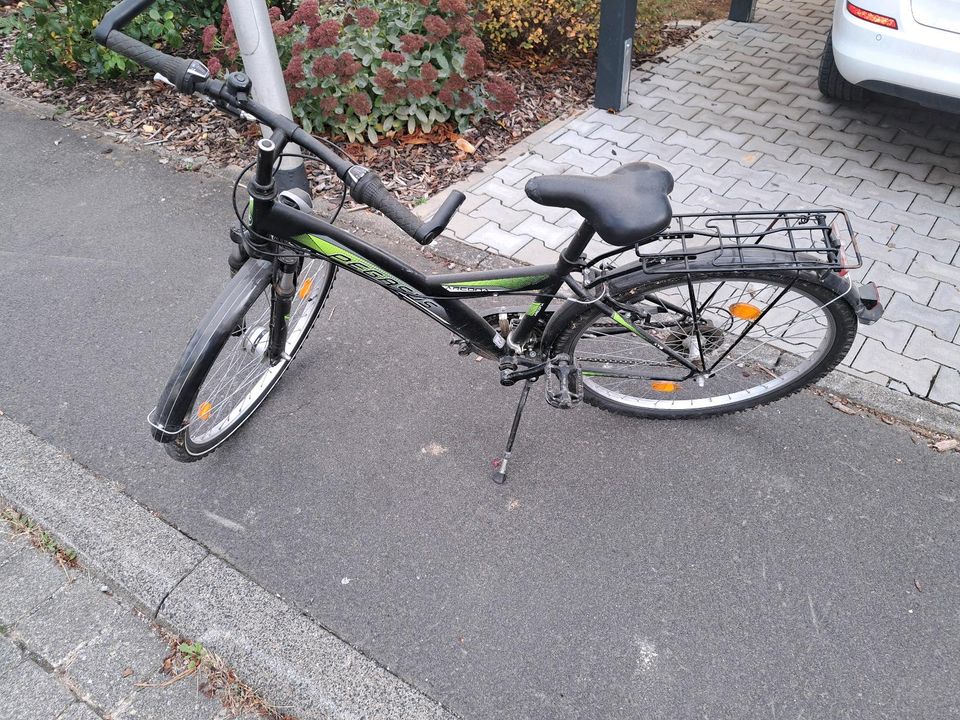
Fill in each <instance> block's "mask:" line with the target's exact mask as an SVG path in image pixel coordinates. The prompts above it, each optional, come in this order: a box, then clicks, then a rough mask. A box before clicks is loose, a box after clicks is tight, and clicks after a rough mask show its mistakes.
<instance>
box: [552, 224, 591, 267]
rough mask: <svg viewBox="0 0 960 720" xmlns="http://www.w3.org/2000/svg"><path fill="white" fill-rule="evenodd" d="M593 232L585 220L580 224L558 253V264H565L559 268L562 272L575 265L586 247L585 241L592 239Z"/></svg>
mask: <svg viewBox="0 0 960 720" xmlns="http://www.w3.org/2000/svg"><path fill="white" fill-rule="evenodd" d="M594 232H595V231H594V229H593V226H592V225H591V224H590V223H588V222H587V221H586V220H584V221H583V222H582V223H581V224H580V227H579V228H577V232H576V234H575V235H574V236H573V239H572V240H570V244H569V245H567V247H566V248H564V250H563V252H562V253H560V263H558V265H565V266H566V267H561V268H560V269H561V271H562V272H567V271H568V270H571V269H572V268H574V267H576V265H577V263H578V260H579V259H580V256H581V255H582V254H583V251H584V250H586V248H587V243H589V242H590V240H592V239H593V235H594Z"/></svg>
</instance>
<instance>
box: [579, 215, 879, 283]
mask: <svg viewBox="0 0 960 720" xmlns="http://www.w3.org/2000/svg"><path fill="white" fill-rule="evenodd" d="M636 261H639V263H640V268H641V270H642V271H643V272H645V273H647V274H649V275H659V274H667V273H677V272H684V271H686V272H703V271H704V270H711V271H721V272H723V271H728V272H731V273H732V272H742V271H744V270H780V271H783V270H833V271H837V272H842V271H846V270H851V269H854V268H858V267H860V266H861V265H862V264H863V258H862V257H861V255H860V250H859V248H858V247H857V242H856V236H855V234H854V232H853V227H852V226H851V225H850V219H849V218H848V217H847V214H846V212H844V211H843V210H820V209H809V210H775V211H746V212H735V213H701V214H687V215H674V216H673V219H672V220H671V221H670V226H669V227H668V228H667V229H666V230H664V231H663V232H661V233H658V234H657V235H654V236H653V237H650V238H647V239H645V240H643V241H642V242H639V243H637V244H636V245H634V246H633V247H632V248H628V249H623V248H617V249H616V250H612V251H610V252H608V253H604V254H602V255H598V256H597V257H595V258H593V259H592V260H591V261H590V262H589V263H588V264H587V267H596V266H599V269H600V270H602V272H601V273H600V274H599V275H598V276H595V277H596V279H595V280H594V281H593V282H591V283H590V284H591V285H592V284H594V283H595V282H600V281H602V280H609V279H611V278H613V277H616V276H619V275H620V274H622V273H621V272H618V270H620V269H621V267H622V266H623V265H625V264H626V263H630V264H631V265H633V263H634V262H636ZM634 271H636V266H635V265H634V266H633V267H631V268H630V272H634Z"/></svg>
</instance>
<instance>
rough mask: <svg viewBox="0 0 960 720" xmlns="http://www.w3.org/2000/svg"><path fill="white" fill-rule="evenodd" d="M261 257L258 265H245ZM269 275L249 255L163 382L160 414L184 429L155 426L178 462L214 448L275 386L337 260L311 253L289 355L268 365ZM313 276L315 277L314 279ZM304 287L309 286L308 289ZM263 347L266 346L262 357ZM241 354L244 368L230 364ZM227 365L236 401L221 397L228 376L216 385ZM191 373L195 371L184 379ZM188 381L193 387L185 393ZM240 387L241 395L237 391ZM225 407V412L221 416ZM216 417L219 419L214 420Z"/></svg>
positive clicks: (308, 324) (314, 313)
mask: <svg viewBox="0 0 960 720" xmlns="http://www.w3.org/2000/svg"><path fill="white" fill-rule="evenodd" d="M257 262H259V264H260V267H259V268H257V269H256V270H251V271H249V272H245V271H247V270H248V269H249V268H250V266H251V264H252V263H257ZM264 276H265V273H264V270H263V262H262V261H252V260H248V261H247V263H246V264H245V265H244V267H243V268H242V269H241V271H240V272H239V273H237V274H236V275H235V276H234V277H233V278H232V279H231V281H230V283H229V284H228V286H227V288H225V290H224V292H223V293H222V294H221V296H220V298H219V299H218V301H217V303H216V304H215V305H214V307H213V308H211V310H210V312H209V313H208V314H207V317H206V318H205V320H204V322H203V323H201V326H200V327H199V328H198V329H197V331H196V333H195V334H194V337H193V338H192V339H191V341H190V342H189V343H188V345H187V349H186V350H185V351H184V353H183V355H182V356H181V358H180V360H179V362H178V363H177V366H176V368H175V369H174V372H173V374H172V376H171V378H170V381H169V382H168V384H167V387H166V389H165V390H164V394H163V396H162V398H161V402H160V403H159V404H158V409H160V408H164V410H163V411H162V414H161V417H162V418H163V421H164V424H165V425H166V426H173V427H175V428H177V430H176V431H175V432H174V433H172V434H170V433H166V432H157V431H156V430H155V433H154V434H155V436H157V437H158V439H161V438H162V442H164V443H165V447H166V450H167V453H168V454H169V455H170V456H171V457H172V458H173V459H175V460H177V461H179V462H195V461H197V460H200V459H202V458H203V457H206V456H207V455H209V454H210V453H212V452H213V451H214V450H215V449H216V448H217V447H219V446H220V445H221V444H222V443H223V442H224V441H226V440H227V439H228V438H229V437H230V436H231V435H232V434H233V433H235V432H236V431H237V430H238V429H239V428H240V427H241V426H242V425H243V424H244V423H245V422H246V421H247V420H248V419H249V418H250V417H251V416H252V415H253V413H254V412H255V411H256V410H257V408H259V407H260V405H261V403H262V402H263V401H264V400H265V399H266V397H267V396H268V395H269V394H270V393H271V392H272V391H273V389H274V388H275V387H276V386H277V383H278V382H279V381H280V378H281V377H282V376H283V374H284V372H285V371H286V369H287V368H288V367H289V366H290V363H291V362H292V361H293V359H294V357H296V355H297V352H299V350H300V348H301V347H302V345H303V343H304V341H305V340H306V338H307V336H308V335H309V333H310V330H311V328H312V327H313V325H314V323H315V322H316V319H317V316H318V315H319V314H320V311H321V309H322V308H323V305H324V303H325V302H326V298H327V297H328V296H329V293H330V288H331V286H332V285H333V280H334V277H335V276H336V266H334V265H333V264H331V263H329V262H327V261H325V260H320V259H318V258H305V260H304V265H303V269H302V270H301V273H300V276H299V278H298V291H297V295H296V296H295V300H294V306H293V307H292V308H291V313H290V320H289V332H288V335H287V343H286V346H285V357H284V358H282V359H281V360H280V361H278V362H277V363H276V364H275V365H269V363H268V362H267V361H266V360H265V359H264V357H263V356H262V350H263V347H264V346H265V336H264V334H263V331H264V328H265V327H266V328H267V332H268V327H269V306H270V302H269V294H270V292H271V283H270V277H269V273H267V274H266V277H264ZM308 278H310V279H311V282H310V283H309V286H307V280H308ZM305 287H306V288H307V289H306V292H304V293H303V294H302V295H301V292H302V291H303V288H305ZM231 298H239V299H237V300H231ZM298 301H299V304H298ZM230 302H235V303H237V305H238V308H234V309H233V310H232V311H231V310H228V308H227V307H226V306H227V305H228V304H229V303H230ZM258 338H259V339H258ZM258 353H261V356H260V357H259V358H258V357H257V354H258ZM237 357H239V358H240V359H241V362H243V363H245V364H244V365H241V366H240V367H239V368H237V367H235V366H234V367H232V366H230V365H226V366H224V365H223V363H224V362H226V363H231V362H233V363H235V362H236V360H235V358H237ZM221 367H223V368H225V370H224V378H225V379H226V376H227V374H228V373H233V376H234V379H233V380H230V381H228V382H232V383H233V384H234V385H237V389H235V390H233V391H232V392H230V393H229V394H227V395H226V400H231V401H232V402H231V403H230V404H229V405H227V404H226V403H225V402H221V403H217V402H216V395H217V392H219V391H225V390H229V384H228V385H227V387H226V388H223V387H221V386H220V385H218V386H216V388H211V385H210V383H211V379H214V380H216V378H217V371H218V368H221ZM231 368H232V369H231ZM241 371H243V372H245V373H247V375H245V376H243V377H242V379H240V380H236V378H238V377H241V376H240V372H241ZM251 373H253V374H251ZM256 373H259V375H258V374H256ZM188 376H189V378H190V379H189V381H186V382H185V380H184V378H186V377H188ZM245 385H249V386H250V387H249V389H244V386H245ZM185 386H186V387H188V388H189V389H188V390H187V391H186V396H184V392H183V388H184V387H185ZM237 394H239V397H238V398H236V399H233V397H234V395H237ZM218 414H219V415H221V416H222V415H223V414H225V415H226V416H225V417H223V418H222V419H217V415H218ZM213 420H217V422H216V423H215V424H214V425H213V427H208V424H209V423H210V422H211V421H213ZM201 431H202V432H201Z"/></svg>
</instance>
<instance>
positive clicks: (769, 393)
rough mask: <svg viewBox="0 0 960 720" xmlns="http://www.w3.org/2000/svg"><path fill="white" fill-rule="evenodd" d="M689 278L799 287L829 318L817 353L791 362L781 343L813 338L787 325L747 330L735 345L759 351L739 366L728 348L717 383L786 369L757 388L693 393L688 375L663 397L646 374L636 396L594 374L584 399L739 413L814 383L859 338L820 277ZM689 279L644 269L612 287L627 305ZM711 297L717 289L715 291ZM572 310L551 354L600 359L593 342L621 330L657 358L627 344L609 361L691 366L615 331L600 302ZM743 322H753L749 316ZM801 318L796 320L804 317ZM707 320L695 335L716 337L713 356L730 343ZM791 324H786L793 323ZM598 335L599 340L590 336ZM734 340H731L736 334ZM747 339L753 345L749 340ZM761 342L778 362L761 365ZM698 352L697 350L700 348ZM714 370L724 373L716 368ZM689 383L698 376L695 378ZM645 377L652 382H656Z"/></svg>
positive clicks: (638, 411) (662, 367)
mask: <svg viewBox="0 0 960 720" xmlns="http://www.w3.org/2000/svg"><path fill="white" fill-rule="evenodd" d="M631 277H635V276H631ZM689 278H690V282H691V284H693V285H695V286H701V285H703V284H705V283H718V284H719V285H720V287H723V286H724V285H731V284H732V283H746V284H747V286H749V285H750V284H751V283H753V284H759V285H763V286H767V287H776V288H778V291H779V290H782V289H783V288H786V287H788V286H789V287H790V288H791V290H790V292H795V293H796V294H797V295H798V296H799V297H801V298H805V299H806V300H807V301H808V302H809V304H810V305H811V307H818V308H819V309H820V310H822V311H823V317H824V318H825V320H826V327H825V332H824V335H825V339H824V340H821V341H820V344H819V345H818V346H817V347H816V349H815V354H814V355H812V359H810V358H807V359H806V360H803V361H801V362H799V363H798V364H796V365H794V366H793V367H790V365H791V363H793V362H794V361H795V358H794V356H793V353H788V352H787V351H785V350H782V349H781V348H782V346H784V345H791V344H799V345H803V344H806V343H807V342H808V341H809V342H812V340H810V339H809V338H806V337H804V338H803V339H802V340H800V341H798V340H797V339H796V338H795V337H789V338H787V337H786V336H785V333H786V329H785V330H784V337H783V338H776V337H772V338H771V340H770V341H766V342H764V341H759V340H757V336H754V337H752V338H750V339H749V340H747V338H748V337H749V333H747V335H746V336H745V338H744V340H743V341H741V342H740V344H739V345H738V346H736V347H740V348H741V352H743V351H746V352H745V356H749V354H750V353H754V357H752V358H750V357H748V359H747V361H745V362H744V363H741V365H737V360H738V359H739V358H738V357H737V356H735V355H734V351H735V349H736V348H734V350H731V351H730V355H734V357H733V358H732V359H731V361H730V362H731V365H730V366H733V367H735V370H733V371H731V372H729V373H727V375H725V376H724V378H723V379H722V380H721V381H719V382H720V385H717V384H715V385H714V386H713V387H715V388H716V387H722V383H723V382H726V383H728V384H729V383H731V381H732V382H737V379H736V376H735V375H734V373H736V372H739V373H740V374H741V375H742V376H743V378H744V380H742V381H740V382H743V383H744V384H746V383H747V378H749V377H751V375H752V373H756V374H757V375H758V379H762V377H761V376H762V375H764V374H774V373H776V372H781V366H782V373H783V374H782V375H778V376H777V377H776V378H767V379H766V381H765V382H759V383H758V384H757V385H756V386H755V387H747V388H741V389H739V390H736V391H731V392H723V393H721V394H719V395H717V396H715V397H712V396H710V395H708V394H706V393H705V397H703V398H693V399H691V398H692V396H694V395H696V394H697V393H696V392H694V391H695V390H699V386H698V387H696V388H695V387H693V385H696V383H695V382H694V381H693V380H687V381H685V382H678V383H675V384H676V385H677V386H678V389H677V390H670V391H669V399H664V397H663V396H662V395H661V393H660V392H659V391H658V390H656V389H653V388H652V387H651V388H650V389H647V388H644V387H642V383H643V382H647V381H646V380H644V381H641V380H636V381H635V382H636V387H637V390H636V391H635V392H636V395H638V396H639V395H640V394H641V392H645V393H647V394H648V395H649V396H650V397H635V396H631V395H628V394H627V393H626V392H621V391H620V390H613V389H611V388H610V387H606V386H605V385H604V383H603V380H604V378H603V376H602V375H594V376H585V377H584V400H585V401H586V402H587V403H589V404H591V405H594V406H596V407H599V408H601V409H603V410H607V411H611V412H616V413H620V414H624V415H631V416H634V417H644V418H657V419H670V418H697V417H709V416H713V415H723V414H728V413H735V412H740V411H742V410H746V409H748V408H751V407H757V406H760V405H766V404H768V403H771V402H774V401H776V400H779V399H781V398H784V397H786V396H788V395H791V394H793V393H795V392H797V391H798V390H800V389H802V388H804V387H807V386H809V385H811V384H813V383H814V382H816V381H817V380H819V379H820V378H821V377H823V376H824V375H826V374H827V373H828V372H830V371H831V370H832V369H833V368H834V367H836V366H837V364H838V363H839V362H840V361H841V360H842V359H843V358H844V357H845V356H846V354H847V352H849V350H850V347H851V346H852V344H853V341H854V338H855V337H856V333H857V325H858V321H857V316H856V314H855V313H854V311H853V309H852V308H851V307H850V305H849V303H847V302H846V301H845V300H844V299H843V298H842V297H841V296H839V295H837V294H836V293H835V292H834V291H833V290H830V289H829V288H827V287H825V286H824V285H823V284H821V283H819V282H816V281H815V280H812V279H810V278H802V277H801V278H798V277H797V276H796V275H795V274H794V275H791V274H779V273H756V272H755V273H749V272H742V273H729V272H710V271H703V272H698V273H694V274H691V275H690V276H689ZM686 284H687V276H686V275H664V276H660V277H657V276H646V275H644V276H642V277H640V278H637V280H636V281H634V282H631V279H629V278H628V279H625V280H624V281H621V282H620V283H618V284H617V285H616V287H614V288H612V289H611V294H612V296H613V298H614V299H615V300H617V301H618V302H621V303H625V304H628V305H629V303H630V302H631V301H636V300H637V298H640V299H641V300H639V301H637V302H638V304H639V303H641V302H644V301H643V300H642V298H643V297H644V296H654V297H657V298H658V299H659V300H664V299H668V298H666V297H664V296H663V293H664V292H665V290H667V289H670V288H678V287H686ZM695 289H696V288H695ZM731 289H733V290H735V289H736V288H735V286H732V288H731ZM718 292H719V291H718ZM694 297H695V298H697V303H698V305H699V300H700V298H702V297H703V296H702V295H700V294H698V293H695V294H694ZM710 297H713V296H712V295H711V296H710ZM756 297H757V295H754V296H751V299H753V300H756ZM761 297H762V296H761ZM782 297H783V296H782ZM756 302H757V303H760V302H762V301H759V300H758V301H756ZM718 303H719V301H718ZM734 304H736V303H734ZM691 305H692V304H691ZM730 307H733V305H730ZM771 307H772V306H771ZM702 310H706V312H701V319H703V318H704V317H706V318H707V319H708V322H712V319H711V318H712V316H713V315H716V316H717V317H723V315H724V312H727V313H729V312H730V310H729V309H725V310H720V309H717V310H714V308H713V307H712V306H710V307H707V306H706V303H704V307H703V308H701V311H702ZM794 311H795V312H797V314H798V317H800V316H801V313H802V311H801V310H795V309H794V308H790V307H787V312H788V313H789V312H794ZM569 312H570V314H571V315H572V317H571V319H570V320H569V322H568V323H566V324H565V325H564V326H563V328H562V329H561V330H559V331H558V333H557V336H556V337H557V339H556V341H555V342H554V344H553V353H554V354H555V355H556V354H560V353H566V354H567V355H569V356H570V357H572V358H575V359H577V361H578V362H580V363H582V362H584V361H585V360H584V359H585V358H586V359H587V361H590V359H594V360H595V359H597V355H598V353H597V352H596V351H595V348H596V347H598V346H601V347H602V343H604V342H606V343H607V345H610V344H611V343H610V342H609V339H610V338H613V337H616V336H615V335H614V333H620V334H624V335H625V336H626V339H627V340H630V341H634V340H635V341H636V342H637V343H639V345H637V348H639V351H642V353H645V355H646V356H653V357H655V359H654V360H646V359H645V357H637V358H636V359H635V361H634V359H632V358H628V359H625V358H624V353H625V352H628V351H627V350H625V349H624V348H621V347H619V346H618V347H616V348H615V350H614V351H609V352H607V357H606V361H607V363H608V366H609V365H610V364H624V363H626V364H633V365H634V366H649V367H655V368H657V369H656V371H655V372H657V373H663V374H667V370H670V369H671V366H672V370H673V372H674V373H675V374H676V375H677V378H678V379H679V377H680V375H682V374H683V373H685V372H686V369H685V368H683V366H681V365H680V364H679V363H677V362H676V361H670V360H669V358H667V356H666V355H665V354H664V353H662V352H661V351H660V350H656V348H654V347H653V346H652V345H651V344H649V343H648V342H647V341H645V340H643V339H642V338H640V337H638V336H637V335H635V334H632V333H630V332H629V331H623V330H622V329H621V330H617V329H616V328H615V327H614V324H613V321H611V320H610V318H609V317H608V316H606V315H605V314H604V313H603V312H602V311H600V310H598V309H597V308H595V307H593V306H589V305H586V306H578V307H571V308H570V311H569ZM777 312H778V313H780V315H774V314H773V312H772V311H771V313H769V314H767V315H766V316H765V317H781V316H782V315H783V308H782V307H781V308H780V309H779V310H778V311H777ZM731 317H732V318H733V324H734V325H735V324H736V323H737V322H738V320H737V319H736V318H734V317H733V316H732V314H731ZM741 322H746V323H748V322H749V321H741ZM800 322H802V323H807V322H809V320H808V319H802V320H801V321H800ZM598 323H599V324H598ZM604 323H605V324H606V329H604V328H603V325H604ZM797 324H798V325H799V323H797ZM594 325H596V328H597V329H595V330H594V331H593V332H594V334H593V335H590V334H589V329H590V327H592V326H594ZM703 327H704V330H703V331H702V332H701V333H699V334H697V335H696V337H697V338H698V341H697V342H698V345H699V344H702V345H704V346H709V345H710V344H711V343H714V344H716V347H715V348H713V349H712V350H710V353H712V354H713V356H714V357H717V356H719V354H720V353H722V352H723V350H724V349H725V348H726V347H727V345H726V343H727V339H726V337H725V339H724V340H722V341H721V340H719V339H718V336H719V331H718V330H717V328H711V329H710V330H709V332H710V333H711V334H712V335H713V339H712V340H706V341H704V339H705V338H707V328H706V326H703ZM757 327H761V325H760V322H759V321H758V322H757V324H756V325H754V326H753V328H754V329H756V328H757ZM610 328H614V329H610ZM787 329H789V325H788V327H787ZM657 332H661V333H662V332H663V331H662V329H659V328H658V329H657ZM738 332H740V330H738ZM810 332H812V331H811V330H808V329H805V330H804V333H810ZM654 334H656V333H654ZM671 334H677V333H676V331H675V330H673V329H671V330H669V331H668V332H667V340H665V342H667V344H668V345H669V344H670V339H671V337H670V336H671ZM724 335H725V336H726V331H724ZM585 336H586V337H587V339H588V340H590V341H591V342H590V343H587V342H586V341H585V340H584V338H585ZM686 337H687V339H689V338H691V337H694V335H692V334H690V333H689V332H688V334H687V335H686ZM731 337H732V336H731ZM760 337H762V336H760ZM617 339H623V338H617ZM594 340H596V341H597V342H596V343H593V341H594ZM774 340H776V343H774V342H773V341H774ZM674 342H676V339H674ZM730 342H732V340H731V341H730ZM744 343H749V344H747V345H744ZM589 345H593V347H592V348H591V347H585V346H589ZM679 345H680V346H682V345H683V340H682V338H681V340H680V342H679ZM778 345H779V347H778ZM750 347H754V350H750V349H749V348H750ZM757 349H759V350H762V351H763V353H765V354H766V355H767V356H769V357H772V356H773V355H775V354H778V357H777V359H776V360H775V361H774V364H773V365H771V366H770V367H767V366H764V367H766V369H764V368H762V367H759V366H760V365H762V362H761V361H760V360H758V359H757V358H758V357H759V356H758V355H756V350H757ZM697 352H699V350H698V351H697ZM600 354H601V355H602V354H603V353H602V352H601V353H600ZM694 355H695V353H693V352H691V357H693V356H694ZM728 357H729V356H728ZM601 359H602V358H601ZM754 364H756V365H757V366H758V367H757V368H754V367H753V365H754ZM727 367H729V366H726V365H725V366H724V368H723V369H724V371H726V369H727ZM616 371H617V368H616V367H614V368H613V370H612V372H616ZM585 375H586V374H585ZM717 377H719V373H718V375H717ZM628 382H634V381H633V380H626V381H622V383H621V385H623V384H626V383H628ZM711 382H714V379H711V380H706V381H705V385H704V387H710V383H711ZM690 383H693V385H691V384H690ZM609 384H610V385H613V382H612V381H611V382H610V383H609ZM648 384H649V385H651V386H652V382H650V383H648ZM621 389H622V388H621ZM684 391H686V392H687V393H688V396H687V397H684V396H683V395H684ZM707 392H713V390H709V391H707ZM674 393H676V397H674Z"/></svg>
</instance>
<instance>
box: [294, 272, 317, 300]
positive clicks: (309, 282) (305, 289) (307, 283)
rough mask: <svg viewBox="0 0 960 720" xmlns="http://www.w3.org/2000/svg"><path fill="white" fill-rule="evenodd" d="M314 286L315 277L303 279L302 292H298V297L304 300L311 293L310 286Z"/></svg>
mask: <svg viewBox="0 0 960 720" xmlns="http://www.w3.org/2000/svg"><path fill="white" fill-rule="evenodd" d="M312 287H313V278H312V277H310V278H307V279H306V280H304V281H303V285H301V286H300V292H298V293H297V297H299V298H300V299H301V300H303V299H304V298H305V297H306V296H307V295H309V294H310V288H312Z"/></svg>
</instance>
